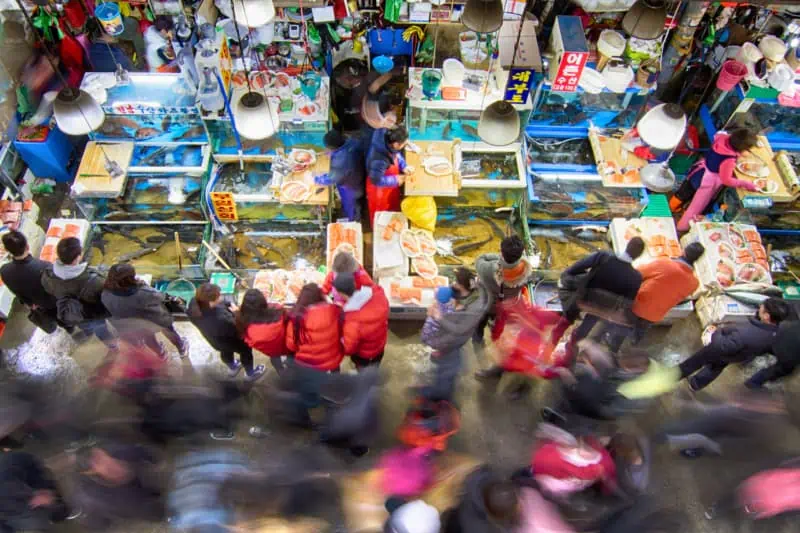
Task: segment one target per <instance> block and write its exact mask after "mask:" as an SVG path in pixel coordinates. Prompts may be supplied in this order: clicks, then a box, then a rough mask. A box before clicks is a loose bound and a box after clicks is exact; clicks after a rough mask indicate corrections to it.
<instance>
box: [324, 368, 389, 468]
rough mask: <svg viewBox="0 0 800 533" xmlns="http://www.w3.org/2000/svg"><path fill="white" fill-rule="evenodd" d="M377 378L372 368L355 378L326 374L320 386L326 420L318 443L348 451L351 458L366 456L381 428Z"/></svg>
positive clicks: (352, 375)
mask: <svg viewBox="0 0 800 533" xmlns="http://www.w3.org/2000/svg"><path fill="white" fill-rule="evenodd" d="M380 384H381V383H380V374H379V373H378V369H377V368H376V367H374V366H371V367H368V368H364V369H363V370H361V371H360V372H359V373H358V374H329V375H327V376H326V377H325V379H324V380H323V382H322V384H321V386H320V392H319V393H320V398H321V400H322V405H323V407H325V418H324V420H323V422H322V424H321V426H320V441H321V442H324V443H326V444H329V445H332V446H337V447H341V448H347V449H348V450H349V451H350V454H351V455H353V456H354V457H362V456H364V455H366V454H367V453H368V452H369V447H370V445H371V443H372V441H373V440H374V439H375V437H376V436H377V433H378V429H379V427H380V418H379V411H378V407H379V405H378V404H379V401H380Z"/></svg>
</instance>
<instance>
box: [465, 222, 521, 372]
mask: <svg viewBox="0 0 800 533" xmlns="http://www.w3.org/2000/svg"><path fill="white" fill-rule="evenodd" d="M524 253H525V243H523V242H522V239H520V238H519V237H518V236H516V235H512V236H511V237H506V238H505V239H503V240H502V241H501V242H500V254H499V255H498V254H484V255H481V256H480V257H478V258H477V259H476V260H475V270H476V271H477V273H478V282H479V283H480V284H481V285H482V286H483V288H484V290H486V294H487V296H488V298H489V301H488V304H487V310H486V314H485V315H484V317H483V320H481V322H480V323H479V324H478V325H477V327H476V329H475V334H474V335H473V337H472V345H473V347H474V348H475V349H476V351H480V352H482V351H483V348H484V345H485V344H484V340H483V339H484V333H485V330H486V326H487V325H488V324H489V321H490V320H494V317H495V313H496V306H497V304H498V303H500V302H502V301H504V300H513V299H516V298H517V297H518V296H519V295H520V293H521V292H522V290H523V288H525V287H526V286H527V284H528V282H530V281H531V280H532V279H533V276H534V272H533V268H532V267H531V265H530V263H528V261H527V260H526V259H525V258H523V257H522V256H523V254H524ZM476 377H478V378H487V377H489V378H492V377H496V376H495V372H494V371H493V369H489V370H488V371H481V372H478V373H477V374H476Z"/></svg>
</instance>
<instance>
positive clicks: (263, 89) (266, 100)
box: [231, 0, 280, 132]
mask: <svg viewBox="0 0 800 533" xmlns="http://www.w3.org/2000/svg"><path fill="white" fill-rule="evenodd" d="M231 1H233V0H231ZM242 12H243V13H244V22H245V24H246V25H247V32H248V36H249V35H250V32H251V31H252V27H251V26H250V19H249V18H248V16H247V10H246V9H243V10H242ZM234 24H236V21H235V20H234ZM237 29H238V26H237ZM273 38H274V37H273ZM240 44H241V42H240ZM251 53H252V52H251ZM242 61H243V62H244V61H245V59H244V54H242ZM256 62H257V63H258V65H259V72H262V71H261V69H260V67H261V66H262V63H261V61H260V60H259V59H258V55H256ZM263 66H264V68H265V69H266V64H264V65H263ZM245 72H246V71H245ZM247 78H248V83H247V88H248V90H250V76H249V75H248V76H247ZM261 92H263V93H264V103H265V104H266V106H267V116H268V117H269V125H270V128H271V129H272V130H274V131H275V132H277V130H278V128H277V127H276V126H275V123H274V122H273V121H272V108H271V104H270V101H269V96H267V84H266V83H263V84H262V85H261ZM278 126H280V120H279V121H278Z"/></svg>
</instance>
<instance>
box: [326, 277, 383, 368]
mask: <svg viewBox="0 0 800 533" xmlns="http://www.w3.org/2000/svg"><path fill="white" fill-rule="evenodd" d="M333 286H334V287H335V288H336V292H337V293H339V295H340V296H341V297H342V299H343V300H344V301H343V304H342V314H343V325H342V344H343V347H344V353H345V354H346V355H349V356H350V360H352V361H353V364H354V365H355V366H356V369H358V370H359V371H360V370H363V369H364V368H367V367H368V366H373V365H374V366H378V365H380V364H381V360H382V359H383V351H384V349H385V348H386V341H387V340H388V338H389V300H388V299H387V298H386V294H384V292H383V289H382V288H381V287H379V286H377V285H376V286H372V287H366V286H365V287H361V288H360V289H356V280H355V277H354V276H353V275H352V274H339V275H338V276H336V279H335V280H334V282H333Z"/></svg>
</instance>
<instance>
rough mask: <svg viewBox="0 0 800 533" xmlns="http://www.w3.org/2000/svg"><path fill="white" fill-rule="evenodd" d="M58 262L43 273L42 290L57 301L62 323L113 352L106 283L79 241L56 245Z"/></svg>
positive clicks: (73, 238)
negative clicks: (85, 256) (104, 295)
mask: <svg viewBox="0 0 800 533" xmlns="http://www.w3.org/2000/svg"><path fill="white" fill-rule="evenodd" d="M56 255H57V257H58V259H56V262H55V263H54V264H53V265H52V266H51V267H48V268H46V269H45V270H44V272H43V273H42V286H43V287H44V290H46V291H47V292H48V293H50V294H51V295H52V296H53V297H54V298H55V299H56V309H57V316H58V320H59V321H60V322H61V323H62V324H65V325H67V326H77V327H78V328H79V329H80V330H81V331H82V332H83V333H84V334H85V335H93V334H94V335H97V338H99V339H100V340H101V341H103V343H105V344H106V346H108V347H109V348H114V338H113V335H112V334H111V332H110V331H109V330H108V326H107V325H106V318H107V317H108V315H109V313H108V311H107V310H106V308H105V307H104V306H103V302H102V301H101V295H102V293H103V285H104V284H105V279H104V278H103V276H102V275H101V274H100V273H99V272H97V271H96V270H95V269H93V268H91V267H89V265H88V264H87V263H84V262H81V260H82V259H83V250H82V248H81V241H80V240H79V239H78V238H77V237H66V238H64V239H61V240H60V241H58V245H56Z"/></svg>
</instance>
